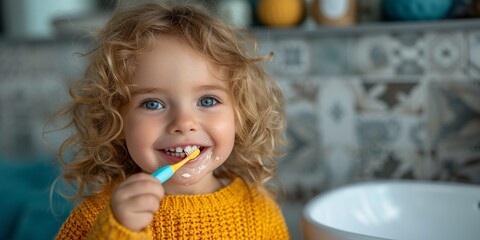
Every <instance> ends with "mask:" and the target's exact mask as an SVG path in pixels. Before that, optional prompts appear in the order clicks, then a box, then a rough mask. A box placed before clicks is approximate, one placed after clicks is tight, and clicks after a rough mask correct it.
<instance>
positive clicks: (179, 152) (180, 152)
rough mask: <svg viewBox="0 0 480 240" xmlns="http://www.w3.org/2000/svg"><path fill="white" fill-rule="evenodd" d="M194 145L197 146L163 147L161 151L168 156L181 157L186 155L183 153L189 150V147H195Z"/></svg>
mask: <svg viewBox="0 0 480 240" xmlns="http://www.w3.org/2000/svg"><path fill="white" fill-rule="evenodd" d="M195 147H196V148H199V147H198V146H186V147H185V148H182V147H176V148H169V149H164V150H163V152H164V153H166V154H167V155H170V156H174V157H181V158H183V157H185V156H187V155H186V154H185V152H186V151H189V149H190V150H191V149H192V148H195Z"/></svg>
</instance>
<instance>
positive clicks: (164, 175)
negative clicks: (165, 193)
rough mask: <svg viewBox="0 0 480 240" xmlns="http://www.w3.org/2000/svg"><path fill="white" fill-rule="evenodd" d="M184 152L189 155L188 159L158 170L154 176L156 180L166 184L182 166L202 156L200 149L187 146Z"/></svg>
mask: <svg viewBox="0 0 480 240" xmlns="http://www.w3.org/2000/svg"><path fill="white" fill-rule="evenodd" d="M184 152H185V154H187V157H185V158H184V159H182V161H180V162H177V163H174V164H172V165H166V166H163V167H161V168H159V169H158V170H156V171H155V172H153V173H152V176H154V177H155V178H157V179H158V180H160V182H161V183H164V182H166V181H167V180H168V179H170V178H171V177H172V176H173V174H174V173H175V172H176V171H177V170H178V169H179V168H180V167H181V166H183V165H184V164H185V163H187V162H188V161H190V160H192V159H194V158H196V157H198V155H199V154H200V149H198V147H190V146H187V147H186V148H185V150H184Z"/></svg>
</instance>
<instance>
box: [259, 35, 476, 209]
mask: <svg viewBox="0 0 480 240" xmlns="http://www.w3.org/2000/svg"><path fill="white" fill-rule="evenodd" d="M258 36H259V38H260V52H264V53H266V52H267V51H273V52H274V53H275V58H274V59H273V60H272V62H271V64H270V68H269V71H270V72H271V73H272V74H273V75H274V76H275V77H276V78H277V79H279V80H280V82H281V84H282V87H283V88H284V91H285V94H286V100H287V115H288V120H289V125H288V130H287V136H288V139H289V142H290V146H289V149H288V154H287V156H286V157H285V158H284V159H282V161H281V165H280V167H279V173H280V177H281V179H282V180H283V182H284V184H285V185H286V189H287V191H288V198H289V200H293V201H300V202H302V201H305V200H308V199H309V198H311V197H312V196H313V195H316V194H318V193H320V192H322V191H324V190H328V189H330V188H333V187H337V186H340V185H344V184H347V183H351V182H356V181H364V180H372V179H425V180H438V181H458V182H470V183H477V184H480V31H477V30H468V31H467V30H461V29H460V30H459V29H452V30H451V31H449V30H439V31H397V32H395V31H383V32H379V33H373V34H361V33H360V34H346V35H341V36H340V35H339V36H335V34H323V35H321V36H318V37H316V36H315V35H314V34H310V35H307V34H305V35H302V34H296V35H287V34H284V35H282V34H278V35H276V36H275V37H272V35H271V34H264V33H262V32H260V33H259V34H258Z"/></svg>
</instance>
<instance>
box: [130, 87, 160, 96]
mask: <svg viewBox="0 0 480 240" xmlns="http://www.w3.org/2000/svg"><path fill="white" fill-rule="evenodd" d="M133 87H135V88H134V90H133V91H132V96H135V95H141V94H149V93H163V92H166V90H165V89H162V88H150V87H145V88H139V87H138V86H133Z"/></svg>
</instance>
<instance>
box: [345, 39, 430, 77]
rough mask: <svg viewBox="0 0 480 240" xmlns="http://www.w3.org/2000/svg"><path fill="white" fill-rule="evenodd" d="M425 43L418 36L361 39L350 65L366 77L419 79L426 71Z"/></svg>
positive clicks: (358, 40)
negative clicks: (407, 77) (416, 77)
mask: <svg viewBox="0 0 480 240" xmlns="http://www.w3.org/2000/svg"><path fill="white" fill-rule="evenodd" d="M426 45H427V41H426V37H425V36H424V34H421V33H411V34H407V33H403V34H379V35H365V36H363V35H362V36H360V37H359V38H358V39H357V40H356V41H355V54H356V58H355V59H354V62H353V65H354V66H355V69H356V72H358V73H359V74H361V75H365V76H377V77H392V76H396V75H400V76H420V75H424V74H425V73H426V71H427V57H426V51H427V47H426Z"/></svg>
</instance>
